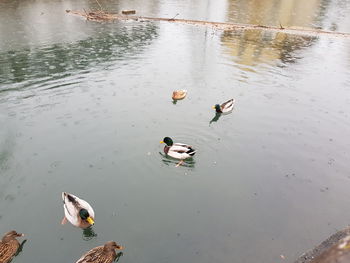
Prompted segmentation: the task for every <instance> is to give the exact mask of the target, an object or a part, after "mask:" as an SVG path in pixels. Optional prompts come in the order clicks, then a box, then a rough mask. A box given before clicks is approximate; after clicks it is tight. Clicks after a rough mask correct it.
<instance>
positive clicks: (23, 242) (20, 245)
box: [15, 239, 27, 256]
mask: <svg viewBox="0 0 350 263" xmlns="http://www.w3.org/2000/svg"><path fill="white" fill-rule="evenodd" d="M26 242H27V239H25V240H23V241H22V242H21V244H19V247H18V250H17V252H16V254H15V256H18V255H19V253H21V252H22V251H23V247H24V244H25V243H26Z"/></svg>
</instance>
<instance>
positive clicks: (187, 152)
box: [160, 137, 196, 166]
mask: <svg viewBox="0 0 350 263" xmlns="http://www.w3.org/2000/svg"><path fill="white" fill-rule="evenodd" d="M160 143H165V144H166V145H165V146H164V153H165V154H166V155H169V156H170V157H173V158H175V159H179V160H181V162H180V163H178V165H177V166H179V165H180V164H181V163H182V162H183V160H185V159H187V158H190V157H192V156H193V155H195V153H196V150H195V149H193V148H192V146H190V145H187V144H183V143H174V142H173V140H172V139H171V138H169V137H165V138H164V139H163V141H161V142H160Z"/></svg>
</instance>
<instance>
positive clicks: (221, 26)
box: [66, 10, 350, 38]
mask: <svg viewBox="0 0 350 263" xmlns="http://www.w3.org/2000/svg"><path fill="white" fill-rule="evenodd" d="M66 12H67V13H70V14H73V15H77V16H81V17H85V18H86V19H87V20H91V21H98V22H102V21H114V20H118V21H127V20H133V21H166V22H173V23H184V24H191V25H202V26H211V27H213V28H214V29H218V30H223V31H237V30H262V31H271V32H276V33H279V32H281V33H286V34H294V35H307V36H318V35H329V36H336V37H346V38H348V37H349V38H350V33H342V32H334V31H326V30H321V29H312V28H300V27H298V28H296V27H288V28H287V27H283V26H280V27H273V26H264V25H252V24H239V23H226V22H211V21H203V20H193V19H175V18H162V17H146V16H130V15H123V14H122V15H120V14H112V13H107V12H105V11H102V10H99V11H94V12H81V11H72V10H66Z"/></svg>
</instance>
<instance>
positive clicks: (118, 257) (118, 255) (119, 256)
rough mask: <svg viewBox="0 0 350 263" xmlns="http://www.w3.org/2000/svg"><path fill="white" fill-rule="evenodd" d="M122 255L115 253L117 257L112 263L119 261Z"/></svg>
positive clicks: (121, 253)
mask: <svg viewBox="0 0 350 263" xmlns="http://www.w3.org/2000/svg"><path fill="white" fill-rule="evenodd" d="M123 255H124V253H123V252H121V251H120V252H118V253H117V257H116V259H115V261H114V262H118V261H119V259H120V258H121V257H122V256H123Z"/></svg>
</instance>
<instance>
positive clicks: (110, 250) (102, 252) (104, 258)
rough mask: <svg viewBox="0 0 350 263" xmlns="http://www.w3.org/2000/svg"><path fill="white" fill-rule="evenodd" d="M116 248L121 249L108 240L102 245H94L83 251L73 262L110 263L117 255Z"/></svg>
mask: <svg viewBox="0 0 350 263" xmlns="http://www.w3.org/2000/svg"><path fill="white" fill-rule="evenodd" d="M116 249H120V250H121V249H123V247H122V246H120V245H118V244H117V243H116V242H114V241H109V242H107V243H106V244H104V246H99V247H95V248H93V249H91V250H89V251H88V252H87V253H85V254H84V255H83V256H82V257H81V258H79V259H78V261H77V262H75V263H112V262H113V261H114V260H116V258H117V257H118V254H117V253H116V252H115V250H116Z"/></svg>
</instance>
